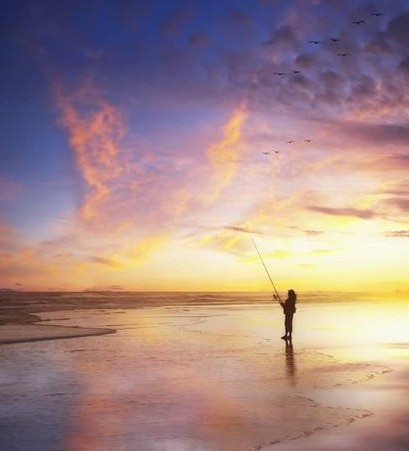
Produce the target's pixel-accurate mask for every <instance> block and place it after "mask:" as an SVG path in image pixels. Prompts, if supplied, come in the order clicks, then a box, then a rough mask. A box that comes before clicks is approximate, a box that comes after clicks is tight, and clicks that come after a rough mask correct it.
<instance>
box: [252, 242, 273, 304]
mask: <svg viewBox="0 0 409 451" xmlns="http://www.w3.org/2000/svg"><path fill="white" fill-rule="evenodd" d="M249 235H250V238H251V241H253V244H254V247H255V248H256V251H257V254H258V256H259V257H260V260H261V263H262V264H263V266H264V269H265V270H266V273H267V275H268V278H269V279H270V282H271V285H272V286H273V288H274V291H275V295H274V299H276V300H277V301H278V302H280V303H281V299H280V295H279V294H278V291H277V289H276V287H275V285H274V282H273V279H272V278H271V276H270V273H269V272H268V269H267V266H266V264H265V263H264V260H263V257H262V255H261V254H260V251H259V250H258V247H257V245H256V242H255V241H254V238H253V236H252V235H251V234H249Z"/></svg>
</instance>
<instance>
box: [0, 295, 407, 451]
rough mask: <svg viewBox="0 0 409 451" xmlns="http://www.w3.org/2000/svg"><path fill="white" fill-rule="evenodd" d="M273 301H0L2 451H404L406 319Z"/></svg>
mask: <svg viewBox="0 0 409 451" xmlns="http://www.w3.org/2000/svg"><path fill="white" fill-rule="evenodd" d="M270 298H271V296H270V295H269V294H266V293H264V294H226V293H224V294H223V293H219V294H217V293H216V294H215V293H212V294H210V293H185V294H183V293H173V294H165V293H151V294H146V293H145V294H135V293H77V294H74V293H60V294H58V295H56V294H53V293H46V294H28V293H25V294H21V295H8V297H7V296H3V297H2V300H1V309H2V310H1V311H2V315H1V318H3V319H2V324H1V325H0V342H1V343H2V344H1V347H0V352H1V354H2V367H1V369H0V399H1V404H0V428H1V434H0V437H1V438H0V448H1V449H2V450H3V449H4V450H9V449H10V450H11V449H13V450H18V451H20V450H28V449H34V448H35V449H41V450H53V451H54V450H59V449H61V450H62V449H64V450H67V449H68V450H92V451H97V450H98V451H99V450H111V449H121V450H128V449H129V450H138V451H151V450H153V451H156V450H158V451H159V450H161V451H162V450H163V451H168V450H172V451H182V450H183V451H184V450H200V451H202V450H203V451H215V450H223V451H224V450H243V451H244V450H264V451H268V450H278V451H286V450H288V451H290V450H304V449H306V450H308V449H311V450H313V449H320V450H330V449H337V450H338V449H339V450H341V449H352V450H366V449H368V450H369V449H371V450H383V449H388V450H396V451H398V450H399V451H400V450H405V449H408V446H409V436H408V433H407V430H408V427H407V426H408V424H407V423H408V421H407V418H409V415H408V407H407V405H406V403H405V399H408V394H409V384H408V383H407V380H408V378H407V376H408V374H409V365H408V363H409V345H408V343H409V337H408V331H407V317H408V313H409V307H408V305H407V304H406V303H404V302H401V303H398V302H394V303H391V302H383V301H371V300H367V299H366V300H362V299H359V298H356V299H355V298H354V299H350V296H349V297H348V296H345V295H341V294H335V295H333V296H332V298H329V297H328V296H324V295H322V294H315V295H310V296H309V297H308V296H305V298H304V299H305V302H304V303H301V302H300V304H299V306H298V308H297V313H296V318H295V332H294V339H293V343H292V345H291V344H289V343H287V344H286V343H285V342H284V341H283V340H280V336H281V335H282V332H283V330H282V327H283V324H282V323H283V315H282V311H281V307H280V306H279V305H277V304H273V303H272V302H271V300H270ZM301 299H302V297H301ZM10 312H13V315H14V316H13V318H12V317H11V313H10ZM33 328H39V329H38V331H37V329H33ZM47 328H48V329H47ZM40 329H41V333H40V332H39V331H40ZM12 330H14V333H16V331H17V330H19V331H20V332H19V333H20V336H18V334H17V335H14V338H15V340H14V341H17V339H18V340H19V341H20V342H14V343H11V342H12V341H13V336H12V334H11V332H10V331H12ZM47 331H48V332H49V333H48V335H47ZM7 334H8V341H7V340H6V338H7ZM24 334H25V335H24ZM39 334H40V335H39ZM76 334H77V335H76ZM75 335H76V336H75ZM10 337H11V338H10ZM16 337H17V338H16ZM68 337H70V338H69V339H65V338H68ZM55 338H64V339H55ZM33 340H46V341H33Z"/></svg>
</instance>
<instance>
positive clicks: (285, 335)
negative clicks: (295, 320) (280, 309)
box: [281, 315, 287, 340]
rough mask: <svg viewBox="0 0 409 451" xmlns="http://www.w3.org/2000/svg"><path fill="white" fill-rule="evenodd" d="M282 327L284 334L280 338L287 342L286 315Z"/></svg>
mask: <svg viewBox="0 0 409 451" xmlns="http://www.w3.org/2000/svg"><path fill="white" fill-rule="evenodd" d="M284 318H285V319H284V327H285V334H284V335H283V336H282V337H281V338H282V339H283V340H287V315H285V317H284Z"/></svg>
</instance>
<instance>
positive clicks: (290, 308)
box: [250, 235, 297, 342]
mask: <svg viewBox="0 0 409 451" xmlns="http://www.w3.org/2000/svg"><path fill="white" fill-rule="evenodd" d="M250 237H251V240H252V241H253V244H254V247H255V249H256V251H257V254H258V256H259V257H260V261H261V263H262V264H263V266H264V269H265V270H266V273H267V276H268V278H269V279H270V282H271V285H272V286H273V288H274V292H275V294H273V297H274V299H275V300H276V301H277V302H279V303H280V305H281V307H282V308H283V310H284V315H285V320H284V326H285V334H284V335H283V336H282V337H281V338H282V339H283V340H286V341H287V340H289V341H290V342H291V339H292V333H293V317H294V313H295V311H296V307H295V303H296V302H297V295H296V294H295V291H294V290H292V289H291V290H288V297H287V299H286V300H285V301H284V302H281V298H280V295H279V294H278V291H277V289H276V287H275V285H274V282H273V279H272V278H271V276H270V273H269V272H268V269H267V266H266V264H265V263H264V260H263V257H262V255H261V254H260V251H259V250H258V247H257V245H256V242H255V241H254V238H253V237H252V236H251V235H250Z"/></svg>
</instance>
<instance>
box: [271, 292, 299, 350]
mask: <svg viewBox="0 0 409 451" xmlns="http://www.w3.org/2000/svg"><path fill="white" fill-rule="evenodd" d="M274 299H276V300H278V301H279V302H280V305H281V307H282V308H283V311H284V327H285V334H284V335H283V336H282V337H281V338H282V339H283V340H289V341H291V339H292V333H293V317H294V313H295V312H296V310H297V308H296V306H295V304H296V302H297V295H296V294H295V291H294V290H292V289H291V290H288V296H287V299H286V300H285V301H284V302H281V299H280V298H279V297H278V298H277V296H276V295H274Z"/></svg>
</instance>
